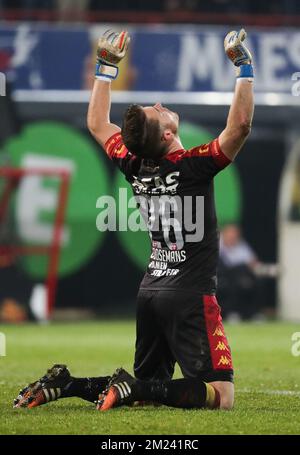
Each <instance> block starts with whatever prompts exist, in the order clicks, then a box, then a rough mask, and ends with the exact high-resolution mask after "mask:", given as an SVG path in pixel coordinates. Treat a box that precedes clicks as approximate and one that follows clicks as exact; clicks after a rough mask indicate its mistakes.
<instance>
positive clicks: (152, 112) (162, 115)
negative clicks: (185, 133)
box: [143, 103, 179, 134]
mask: <svg viewBox="0 0 300 455" xmlns="http://www.w3.org/2000/svg"><path fill="white" fill-rule="evenodd" d="M143 110H144V112H145V114H146V117H147V118H148V119H153V120H158V121H159V123H160V125H161V126H162V128H163V129H166V128H170V129H171V130H172V132H173V133H174V134H177V130H178V124H179V115H178V114H177V113H176V112H173V111H170V109H168V108H166V107H164V106H162V105H161V104H160V103H156V104H154V106H146V107H143Z"/></svg>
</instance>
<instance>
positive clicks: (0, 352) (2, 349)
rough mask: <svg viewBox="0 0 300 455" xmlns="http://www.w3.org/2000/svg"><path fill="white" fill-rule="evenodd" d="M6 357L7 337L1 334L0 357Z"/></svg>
mask: <svg viewBox="0 0 300 455" xmlns="http://www.w3.org/2000/svg"><path fill="white" fill-rule="evenodd" d="M5 356H6V336H5V335H4V333H2V332H0V357H5Z"/></svg>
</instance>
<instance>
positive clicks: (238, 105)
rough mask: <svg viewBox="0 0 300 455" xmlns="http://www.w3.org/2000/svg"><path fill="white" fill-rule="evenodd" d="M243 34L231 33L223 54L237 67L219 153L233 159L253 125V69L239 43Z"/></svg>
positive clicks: (249, 55)
mask: <svg viewBox="0 0 300 455" xmlns="http://www.w3.org/2000/svg"><path fill="white" fill-rule="evenodd" d="M245 38H246V32H245V31H244V30H241V31H240V32H239V33H237V32H230V33H229V34H228V35H227V36H226V38H225V41H224V46H225V51H226V54H227V55H228V57H229V58H230V60H232V62H233V63H234V64H235V65H236V66H237V81H236V86H235V92H234V97H233V101H232V104H231V107H230V110H229V114H228V118H227V124H226V128H225V129H224V131H222V133H221V134H220V136H219V144H220V147H221V150H222V152H223V153H224V154H225V155H226V156H227V157H228V158H229V159H230V160H233V159H234V158H235V156H236V155H237V153H238V152H239V151H240V149H241V147H242V146H243V144H244V142H245V140H246V139H247V137H248V135H249V133H250V130H251V124H252V117H253V111H254V102H253V68H252V64H251V60H252V57H251V54H250V52H249V50H248V49H247V48H246V47H245V46H244V44H243V43H242V41H243V40H244V39H245Z"/></svg>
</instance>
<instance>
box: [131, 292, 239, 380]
mask: <svg viewBox="0 0 300 455" xmlns="http://www.w3.org/2000/svg"><path fill="white" fill-rule="evenodd" d="M176 362H177V363H178V365H179V367H180V369H181V371H182V374H183V376H184V377H186V378H194V377H199V378H200V379H202V380H203V381H205V382H212V381H231V382H232V381H233V367H232V358H231V351H230V347H229V345H228V342H227V338H226V335H225V332H224V327H223V324H222V318H221V314H220V307H219V305H218V303H217V299H216V297H215V296H214V295H201V294H200V295H199V294H196V293H195V292H188V291H180V290H179V291H168V290H154V291H152V290H145V289H140V291H139V293H138V297H137V337H136V350H135V362H134V372H135V376H136V377H137V378H138V379H143V380H155V379H160V380H168V379H171V378H172V376H173V373H174V367H175V363H176Z"/></svg>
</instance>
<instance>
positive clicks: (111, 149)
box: [104, 133, 128, 159]
mask: <svg viewBox="0 0 300 455" xmlns="http://www.w3.org/2000/svg"><path fill="white" fill-rule="evenodd" d="M104 147H105V150H106V153H107V155H108V156H109V157H110V159H112V158H124V157H125V156H126V154H127V152H128V150H127V148H126V146H125V145H124V144H123V139H122V136H121V133H115V134H113V135H112V136H111V137H110V138H109V139H108V140H107V141H106V143H105V146H104Z"/></svg>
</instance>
